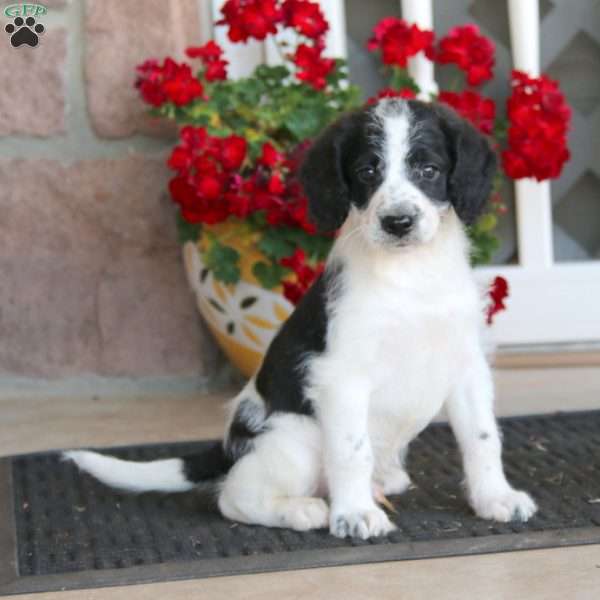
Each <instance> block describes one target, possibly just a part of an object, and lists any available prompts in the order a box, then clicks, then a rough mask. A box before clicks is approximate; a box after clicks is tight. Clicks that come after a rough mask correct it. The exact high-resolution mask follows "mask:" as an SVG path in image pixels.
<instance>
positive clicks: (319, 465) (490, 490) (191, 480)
mask: <svg viewBox="0 0 600 600" xmlns="http://www.w3.org/2000/svg"><path fill="white" fill-rule="evenodd" d="M495 168H496V160H495V156H494V153H493V152H492V150H491V149H490V147H489V145H488V142H487V140H486V139H485V138H484V137H483V136H482V135H481V134H479V133H478V132H477V131H476V130H475V129H474V128H473V127H472V126H471V125H470V124H469V123H467V122H466V121H465V120H463V119H461V118H460V117H458V116H457V115H456V113H454V112H452V111H451V110H450V109H447V108H444V107H442V106H439V105H435V104H425V103H421V102H418V101H408V102H406V101H403V100H395V99H394V100H390V99H388V100H383V101H381V102H379V103H378V104H377V105H375V106H371V107H368V108H365V109H362V110H359V111H357V112H355V113H352V114H349V115H347V116H345V117H343V118H342V119H341V120H339V121H338V122H337V123H336V124H334V125H332V126H331V127H330V128H329V129H328V130H326V131H325V132H324V134H323V135H322V136H321V137H320V138H319V139H318V140H317V141H316V142H315V143H314V145H313V146H312V148H311V150H310V151H309V153H308V156H307V158H306V161H305V164H304V166H303V170H302V179H303V183H304V187H305V190H306V193H307V195H308V198H309V201H310V208H311V212H312V215H313V218H314V220H315V222H316V223H318V225H319V226H320V227H321V229H323V230H331V231H332V230H335V229H338V228H341V229H340V233H339V235H338V237H337V239H336V241H335V244H334V246H333V250H332V252H331V255H330V257H329V259H328V262H327V267H326V269H325V272H324V274H323V276H322V277H321V278H320V279H319V280H318V281H317V282H316V283H315V284H314V286H313V287H312V288H311V289H310V291H309V292H308V294H307V295H306V296H305V298H304V299H303V300H302V302H301V303H300V304H299V306H298V307H297V308H296V310H295V312H294V313H293V314H292V316H291V317H290V318H289V320H288V321H287V322H286V323H285V324H284V325H283V327H282V329H281V330H280V332H279V333H278V335H277V337H276V338H275V339H274V341H273V343H272V344H271V346H270V348H269V350H268V352H267V355H266V357H265V359H264V362H263V364H262V367H261V368H260V370H259V372H258V374H257V375H256V376H255V377H254V378H253V379H252V380H250V382H249V383H248V384H247V385H246V386H245V388H244V389H243V391H242V392H241V393H240V394H239V395H238V396H237V397H236V398H235V399H234V400H233V402H232V411H231V417H230V421H229V424H228V426H227V430H226V434H225V439H224V441H223V443H219V444H217V445H215V446H214V447H212V448H211V449H210V450H207V451H206V453H204V454H203V455H202V456H192V457H184V458H182V459H168V460H160V461H154V462H151V463H131V462H124V461H120V460H117V459H114V458H111V457H105V456H101V455H99V454H95V453H92V452H87V451H72V452H69V453H67V457H68V458H70V459H72V460H74V461H75V462H76V463H77V464H78V465H79V466H80V467H81V468H82V469H83V470H85V471H88V472H89V473H91V474H93V475H95V476H96V477H97V478H98V479H100V480H102V481H104V482H105V483H107V484H108V485H112V486H115V487H118V488H121V489H126V490H132V491H147V490H159V491H183V490H188V489H191V488H192V487H194V486H195V485H196V484H198V483H200V482H203V481H207V480H213V481H215V482H216V483H218V504H219V508H220V510H221V512H222V514H223V515H224V516H225V517H227V518H230V519H234V520H236V521H242V522H244V523H256V524H261V525H267V526H273V527H290V528H293V529H297V530H308V529H313V528H322V527H329V529H330V531H331V533H332V534H334V535H336V536H340V537H344V536H347V535H352V536H358V537H361V538H363V539H366V538H368V537H370V536H378V535H383V534H386V533H388V532H389V531H391V530H392V529H393V525H392V523H391V522H390V520H389V519H388V517H387V516H386V514H385V513H384V512H383V511H382V510H381V509H380V508H379V507H378V506H377V503H376V501H375V497H376V496H377V494H378V493H380V492H383V493H384V494H399V493H402V492H403V491H405V490H406V489H407V488H408V486H409V484H410V479H409V476H408V474H407V473H406V471H405V470H404V467H403V458H404V455H405V453H406V450H407V447H408V445H409V443H410V442H411V440H413V439H414V438H415V436H417V435H418V434H419V433H420V432H421V431H422V430H423V429H424V428H425V427H426V426H427V425H428V423H430V421H431V420H432V419H433V418H434V417H435V415H436V414H437V413H438V411H439V410H440V409H441V408H442V406H443V405H444V404H445V405H446V407H447V411H448V416H449V419H450V423H451V425H452V427H453V430H454V432H455V434H456V437H457V439H458V442H459V445H460V448H461V450H462V454H463V459H464V469H465V474H466V483H467V490H468V497H469V501H470V503H471V505H472V507H473V509H474V510H475V512H476V513H477V514H478V515H479V516H480V517H483V518H486V519H496V520H498V521H509V520H511V519H520V520H527V519H528V518H529V517H531V516H532V515H533V514H534V512H535V510H536V505H535V503H534V502H533V500H532V499H531V498H530V497H529V496H528V495H527V494H526V493H524V492H520V491H516V490H514V489H513V488H512V487H511V486H510V484H509V483H508V481H507V480H506V477H505V475H504V471H503V467H502V461H501V442H500V436H499V433H498V429H497V426H496V422H495V419H494V414H493V384H492V377H491V374H490V368H489V366H488V363H487V361H486V358H485V356H484V352H483V350H482V342H481V332H482V329H483V300H482V298H481V295H480V292H479V290H478V288H477V286H476V284H475V282H474V279H473V275H472V272H471V269H470V266H469V244H468V241H467V237H466V235H465V230H464V224H469V223H472V222H473V221H474V220H475V219H476V218H477V217H478V216H479V215H480V214H481V211H482V209H483V207H484V204H485V202H486V199H487V198H488V196H489V193H490V188H491V183H492V178H493V175H494V173H495Z"/></svg>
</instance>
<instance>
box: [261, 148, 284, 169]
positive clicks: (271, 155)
mask: <svg viewBox="0 0 600 600" xmlns="http://www.w3.org/2000/svg"><path fill="white" fill-rule="evenodd" d="M283 159H284V156H283V154H281V153H279V152H277V150H276V149H275V146H273V144H271V143H269V142H266V143H264V144H263V147H262V153H261V155H260V158H259V159H258V162H259V164H261V165H264V166H265V167H269V168H270V169H272V168H273V167H275V166H277V165H278V164H279V163H280V162H282V161H283Z"/></svg>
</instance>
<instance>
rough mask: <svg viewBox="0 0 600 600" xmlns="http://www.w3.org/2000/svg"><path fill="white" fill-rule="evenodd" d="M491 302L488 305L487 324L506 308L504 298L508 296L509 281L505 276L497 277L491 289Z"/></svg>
mask: <svg viewBox="0 0 600 600" xmlns="http://www.w3.org/2000/svg"><path fill="white" fill-rule="evenodd" d="M488 294H489V297H490V303H489V305H488V307H487V313H486V314H487V324H488V325H491V324H492V322H493V320H494V315H496V314H497V313H499V312H500V311H503V310H506V305H505V304H504V300H506V298H507V297H508V282H507V281H506V279H504V277H496V279H494V281H492V285H491V286H490V289H489V292H488Z"/></svg>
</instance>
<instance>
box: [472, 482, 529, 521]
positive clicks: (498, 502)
mask: <svg viewBox="0 0 600 600" xmlns="http://www.w3.org/2000/svg"><path fill="white" fill-rule="evenodd" d="M472 504H473V509H474V510H475V512H476V513H477V516H479V517H481V518H482V519H493V520H494V521H501V522H502V523H507V522H508V521H523V522H525V521H528V520H529V519H530V518H531V517H532V516H533V515H534V514H535V512H536V511H537V505H536V503H535V502H534V501H533V499H532V498H531V497H530V496H529V494H526V493H525V492H520V491H518V490H514V489H513V488H511V487H509V488H508V489H507V490H504V491H502V492H501V493H496V494H489V495H488V494H481V495H480V496H479V497H477V498H473V502H472Z"/></svg>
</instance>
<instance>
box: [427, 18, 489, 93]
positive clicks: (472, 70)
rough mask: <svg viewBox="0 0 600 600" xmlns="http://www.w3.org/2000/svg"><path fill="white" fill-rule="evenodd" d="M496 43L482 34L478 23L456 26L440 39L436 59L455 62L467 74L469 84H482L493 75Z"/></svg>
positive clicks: (442, 61) (443, 61) (444, 62)
mask: <svg viewBox="0 0 600 600" xmlns="http://www.w3.org/2000/svg"><path fill="white" fill-rule="evenodd" d="M494 50H495V48H494V43H493V42H492V41H491V40H489V39H488V38H486V37H485V36H483V35H481V33H480V31H479V27H477V25H473V24H468V25H463V26H462V27H454V28H453V29H451V30H450V31H449V33H448V35H447V36H446V37H444V38H442V39H441V40H440V43H439V46H438V49H437V51H436V53H435V60H436V61H437V62H439V63H441V64H448V63H453V64H455V65H457V66H458V67H459V68H460V69H462V70H463V71H464V72H465V73H466V75H467V83H468V84H469V85H480V84H482V83H483V82H484V81H487V80H488V79H491V78H492V77H493V75H494V74H493V68H494V64H495V59H494Z"/></svg>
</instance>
